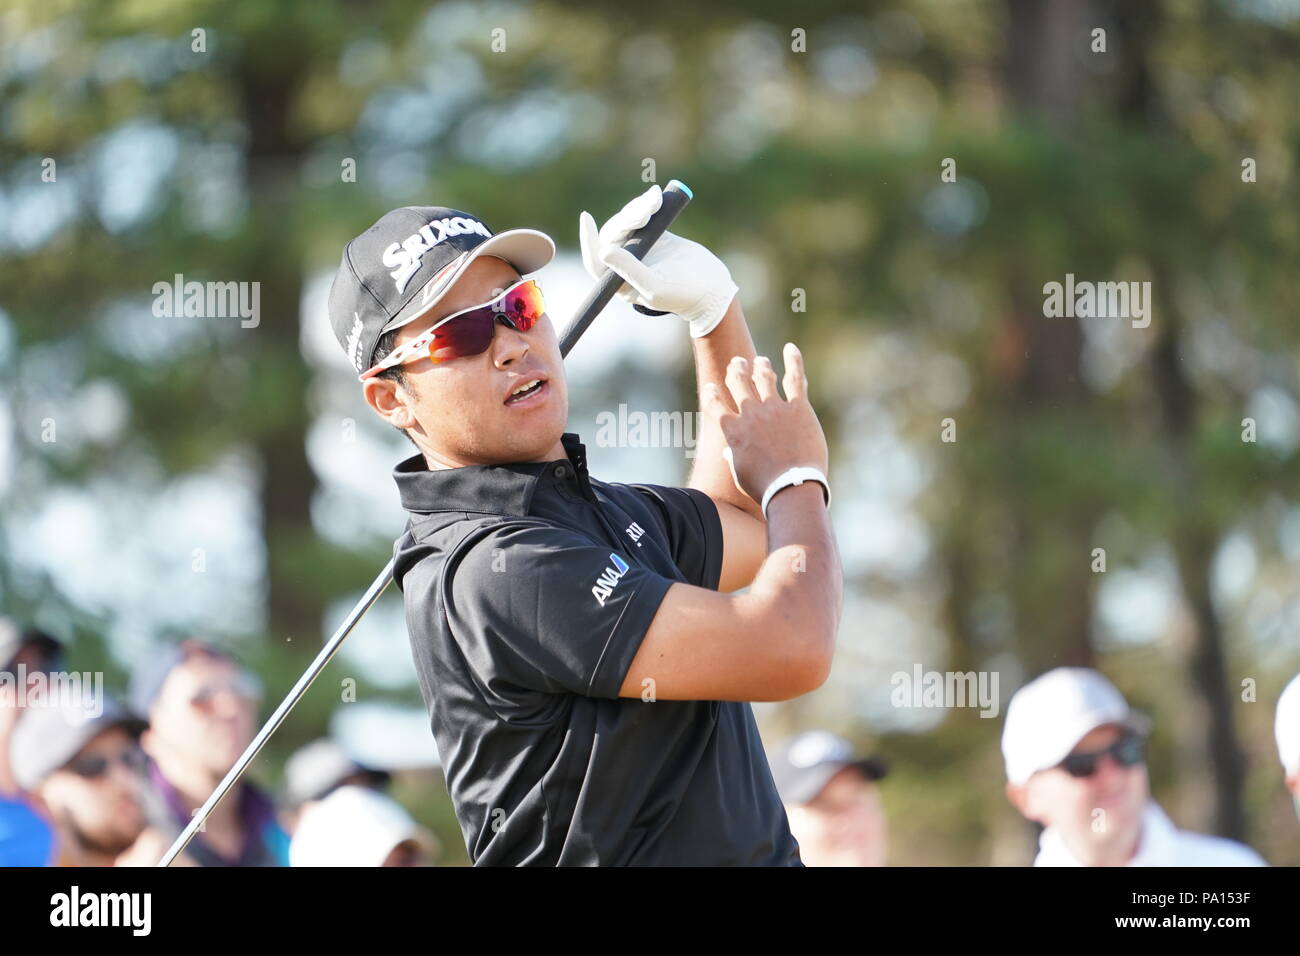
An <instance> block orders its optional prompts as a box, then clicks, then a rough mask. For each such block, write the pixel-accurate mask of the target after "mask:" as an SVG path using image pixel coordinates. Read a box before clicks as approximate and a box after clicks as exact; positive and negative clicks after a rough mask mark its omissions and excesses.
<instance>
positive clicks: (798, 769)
mask: <svg viewBox="0 0 1300 956" xmlns="http://www.w3.org/2000/svg"><path fill="white" fill-rule="evenodd" d="M845 767H852V768H853V769H854V770H856V771H858V773H860V774H861V775H862V777H863V778H864V779H866V780H871V781H875V780H880V779H881V778H882V777H884V776H885V774H886V773H887V772H888V768H887V767H886V766H885V763H884V761H882V760H880V759H879V758H877V757H866V758H856V757H854V755H853V747H852V746H851V745H850V744H849V742H848V741H847V740H845V739H844V738H843V737H837V736H836V735H835V734H832V733H829V732H827V731H825V730H808V731H805V732H804V733H801V734H799V735H798V736H797V737H795V738H794V739H793V740H790V741H789V742H788V743H786V745H785V746H784V747H782V748H781V750H780V752H778V753H777V755H776V757H775V758H773V760H772V776H773V778H774V779H775V780H776V788H777V790H778V791H780V793H781V799H782V800H784V801H785V802H786V803H787V804H792V805H793V804H801V803H808V802H809V801H810V800H812V799H813V798H814V797H816V796H817V794H819V793H821V792H822V790H823V789H824V788H825V786H826V784H828V783H830V781H831V777H833V776H835V775H836V774H837V773H839V772H840V771H841V770H843V769H844V768H845Z"/></svg>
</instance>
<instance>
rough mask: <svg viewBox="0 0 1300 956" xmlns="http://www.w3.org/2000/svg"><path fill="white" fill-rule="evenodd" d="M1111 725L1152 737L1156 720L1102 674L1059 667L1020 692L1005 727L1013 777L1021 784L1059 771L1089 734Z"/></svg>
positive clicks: (1006, 753)
mask: <svg viewBox="0 0 1300 956" xmlns="http://www.w3.org/2000/svg"><path fill="white" fill-rule="evenodd" d="M1106 724H1122V725H1124V726H1126V727H1130V728H1132V729H1133V730H1135V731H1137V732H1139V733H1143V734H1144V733H1146V732H1147V730H1148V729H1149V728H1150V722H1149V721H1148V720H1147V719H1146V718H1145V717H1144V716H1143V715H1141V714H1139V713H1137V712H1136V711H1134V710H1133V709H1132V708H1130V707H1129V705H1128V701H1126V700H1125V699H1124V695H1123V694H1121V693H1120V692H1119V691H1118V690H1116V689H1115V685H1114V684H1112V683H1111V682H1110V681H1108V680H1107V679H1106V678H1105V677H1103V676H1102V675H1101V674H1099V673H1098V672H1097V671H1094V670H1088V669H1087V668H1083V667H1058V668H1056V669H1055V670H1052V671H1048V672H1047V673H1046V674H1044V675H1042V676H1041V677H1038V678H1036V679H1034V680H1032V681H1030V682H1029V683H1028V684H1026V685H1025V686H1024V687H1022V688H1020V690H1018V691H1016V693H1015V695H1014V696H1013V697H1012V698H1011V702H1010V703H1009V704H1008V705H1007V722H1006V725H1005V726H1004V727H1003V728H1002V757H1003V759H1004V760H1005V761H1006V765H1007V779H1008V780H1009V781H1011V782H1012V783H1013V784H1016V785H1020V784H1023V783H1024V782H1025V781H1027V780H1028V779H1029V778H1030V777H1032V776H1033V775H1034V774H1035V773H1037V772H1038V771H1040V770H1046V769H1048V768H1049V767H1055V766H1056V765H1057V764H1058V763H1060V762H1061V761H1062V760H1064V759H1065V758H1066V757H1067V756H1068V755H1069V753H1070V751H1071V750H1073V749H1074V747H1075V745H1076V744H1077V743H1078V742H1079V741H1080V740H1082V739H1083V738H1084V737H1085V736H1087V734H1088V733H1089V732H1090V731H1092V730H1096V729H1097V728H1098V727H1102V726H1104V725H1106Z"/></svg>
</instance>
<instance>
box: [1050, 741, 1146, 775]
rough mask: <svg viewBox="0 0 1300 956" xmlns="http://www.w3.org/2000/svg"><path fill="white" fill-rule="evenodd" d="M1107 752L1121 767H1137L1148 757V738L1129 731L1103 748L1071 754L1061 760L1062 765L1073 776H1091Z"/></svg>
mask: <svg viewBox="0 0 1300 956" xmlns="http://www.w3.org/2000/svg"><path fill="white" fill-rule="evenodd" d="M1106 754H1110V756H1111V759H1112V760H1114V761H1115V762H1116V763H1117V764H1119V765H1120V766H1121V767H1124V768H1126V769H1127V768H1128V767H1136V766H1137V765H1138V764H1140V763H1142V761H1143V760H1145V759H1146V738H1145V737H1143V736H1142V735H1141V734H1137V733H1133V732H1129V733H1126V734H1125V735H1124V736H1122V737H1120V738H1119V739H1118V740H1116V741H1115V742H1114V743H1113V744H1111V745H1110V746H1109V747H1106V748H1104V749H1102V750H1092V751H1089V752H1087V753H1081V754H1070V755H1069V756H1068V757H1066V758H1065V759H1064V760H1062V761H1061V763H1060V766H1061V768H1062V769H1063V770H1064V771H1065V772H1066V773H1068V774H1069V775H1070V776H1071V777H1080V778H1083V777H1091V776H1092V775H1093V774H1095V773H1096V772H1097V766H1098V765H1099V764H1100V763H1101V758H1102V757H1104V756H1106Z"/></svg>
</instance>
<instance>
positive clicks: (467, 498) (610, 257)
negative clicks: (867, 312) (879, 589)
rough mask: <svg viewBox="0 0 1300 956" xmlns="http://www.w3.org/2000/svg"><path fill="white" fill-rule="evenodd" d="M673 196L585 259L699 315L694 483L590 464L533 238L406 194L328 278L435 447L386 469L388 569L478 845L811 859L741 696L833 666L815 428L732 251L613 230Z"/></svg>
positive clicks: (794, 373) (663, 302)
mask: <svg viewBox="0 0 1300 956" xmlns="http://www.w3.org/2000/svg"><path fill="white" fill-rule="evenodd" d="M660 203H661V194H660V190H659V187H657V186H654V187H651V188H650V189H649V190H647V191H646V192H645V193H644V194H642V195H641V196H639V197H637V198H636V199H634V200H633V201H632V202H630V203H628V205H627V206H625V207H624V208H623V209H622V210H621V211H620V212H619V213H618V214H616V215H615V216H614V217H613V218H611V219H610V220H609V222H607V223H606V224H605V226H604V227H603V228H602V229H600V230H599V231H598V230H597V228H596V224H595V222H594V221H593V220H592V218H591V217H590V216H589V215H588V214H586V213H583V214H582V216H581V219H580V227H579V228H580V238H581V244H582V253H583V259H584V262H585V264H586V266H587V269H588V271H589V272H591V273H592V275H593V277H599V276H602V275H604V274H607V270H609V269H613V270H614V271H615V272H616V273H618V274H619V275H620V276H622V277H623V278H624V279H625V280H626V283H627V284H626V285H625V286H624V287H623V288H622V289H621V291H620V295H622V296H623V297H624V298H625V299H627V300H629V301H631V302H632V303H633V304H634V305H635V306H636V307H637V308H638V311H642V312H646V313H648V314H658V313H674V314H676V315H677V316H679V317H680V318H681V319H683V320H685V322H686V324H687V326H688V328H689V330H690V334H691V336H692V340H693V345H694V354H695V365H696V375H697V380H698V384H699V393H700V401H701V406H702V410H703V412H704V415H703V416H702V417H703V418H704V419H705V422H704V424H703V425H702V427H701V432H700V436H699V442H698V445H697V457H696V462H695V467H694V470H693V473H692V475H691V479H690V482H689V484H688V486H687V487H685V488H667V487H661V486H656V485H639V484H638V485H625V484H615V483H608V482H603V481H600V480H598V479H596V478H594V477H591V476H590V475H589V474H588V472H587V459H586V452H585V450H584V447H583V445H582V443H581V442H580V441H579V439H578V436H577V435H574V434H570V433H566V432H565V424H566V419H567V417H568V390H567V385H566V382H565V372H564V366H563V364H562V363H561V359H560V351H559V345H558V341H557V337H556V331H555V328H554V326H553V325H552V322H551V319H550V317H549V316H548V315H547V314H546V307H545V304H544V301H543V298H542V292H541V289H540V287H539V286H538V284H537V282H536V281H535V280H533V279H530V278H526V277H528V276H530V275H531V274H532V273H534V272H536V271H537V270H539V269H541V268H542V267H543V266H545V265H546V264H547V263H548V262H549V261H550V260H551V258H552V257H553V256H554V254H555V244H554V243H553V242H552V241H551V239H550V238H548V237H547V236H545V235H544V234H542V233H540V232H536V231H534V230H530V229H513V230H510V231H508V232H503V233H499V234H495V235H494V234H493V233H492V232H491V231H490V230H489V229H488V228H487V226H486V224H484V223H483V221H482V220H481V219H479V218H478V217H476V216H473V215H471V214H469V213H466V212H462V211H459V210H454V209H446V208H441V207H404V208H401V209H396V210H394V211H392V212H390V213H388V214H387V215H385V216H383V217H382V218H381V219H380V220H379V221H378V222H376V223H375V224H374V225H373V226H372V227H371V228H370V229H368V230H366V232H364V233H362V234H361V235H360V236H358V237H357V238H356V239H354V240H353V241H352V242H350V243H349V244H348V245H347V247H346V249H345V250H344V252H343V260H342V263H341V264H340V266H339V270H338V273H337V274H336V276H335V278H334V283H333V286H332V288H331V290H330V298H329V313H330V321H331V323H332V325H333V328H334V331H335V334H336V335H337V337H338V339H339V341H340V343H341V344H342V345H343V348H344V349H345V351H346V352H347V354H348V356H349V358H350V359H351V360H352V362H353V364H354V365H355V366H356V369H357V371H358V372H359V373H360V378H361V382H362V388H363V392H364V395H365V400H366V402H367V403H368V404H369V405H370V407H371V408H372V409H373V410H374V411H375V412H376V413H377V414H378V415H379V416H380V417H381V418H383V419H384V420H385V421H386V422H388V423H389V424H391V425H393V426H395V427H396V428H398V429H400V430H402V431H403V432H405V433H406V435H407V436H408V437H409V438H410V440H411V441H412V442H413V443H414V445H415V447H416V448H417V449H418V453H417V454H415V455H413V456H412V457H411V458H408V459H407V460H406V461H403V462H402V463H401V464H399V465H398V466H397V468H396V469H395V471H394V478H395V479H396V481H397V486H398V490H399V493H400V495H401V500H402V504H403V507H404V508H405V509H406V511H407V512H408V513H409V516H410V520H409V522H408V525H407V529H406V531H405V533H404V534H403V535H402V537H401V538H400V540H399V541H398V542H397V545H396V564H395V571H394V577H395V580H396V581H397V583H398V586H399V587H400V588H401V590H402V592H403V596H404V600H405V606H406V619H407V628H408V631H409V635H410V641H411V650H412V654H413V656H414V659H415V665H416V669H417V671H418V674H419V679H420V685H421V690H422V692H423V696H424V700H425V703H426V705H427V707H428V709H429V715H430V719H431V722H432V728H433V733H434V736H435V738H436V740H437V744H438V749H439V752H440V754H441V756H442V762H443V766H444V769H445V772H446V778H447V786H448V790H449V792H450V794H451V798H452V802H453V803H454V805H455V810H456V815H457V818H458V820H459V821H460V825H461V829H462V831H463V834H464V838H465V844H466V848H467V850H468V853H469V857H470V859H471V860H472V861H473V862H474V863H475V864H476V865H547V866H551V865H777V866H799V865H801V863H800V860H799V852H798V847H797V844H796V843H795V840H794V838H793V837H792V836H791V834H790V828H789V825H788V823H787V821H786V816H785V811H784V809H783V808H782V805H781V800H780V798H779V796H778V795H777V791H776V787H775V785H774V783H773V780H772V773H771V770H770V769H769V767H768V762H767V759H766V756H765V754H764V751H763V747H762V744H761V742H760V740H759V735H758V731H757V728H756V726H755V722H754V716H753V713H752V711H751V708H750V706H749V704H748V703H747V702H748V701H755V700H759V701H773V700H785V699H789V698H792V697H797V696H799V695H801V694H805V693H807V692H808V691H811V690H813V689H814V688H816V687H818V686H820V685H821V684H822V683H823V682H824V681H825V680H826V677H827V675H828V673H829V670H830V665H831V656H832V651H833V648H834V638H835V631H836V625H837V623H838V620H839V614H840V607H841V602H842V580H841V571H840V564H839V557H838V554H837V551H836V546H835V541H834V538H833V536H832V533H831V525H830V520H829V517H828V514H827V505H828V503H829V499H830V488H829V484H828V482H827V478H826V471H827V448H826V440H825V437H824V435H823V433H822V429H821V425H820V424H819V422H818V420H817V416H816V414H815V413H814V411H813V409H812V406H811V405H810V404H809V402H808V398H807V387H808V386H807V379H806V377H805V374H804V367H803V359H802V356H801V355H800V353H799V350H798V349H797V348H796V347H795V346H794V345H793V344H787V345H786V347H785V350H784V375H783V380H782V382H781V383H778V381H777V374H776V371H775V370H774V369H773V367H772V364H771V363H770V362H769V361H768V360H767V359H766V358H756V357H755V354H754V346H753V342H752V341H751V339H750V335H749V329H748V327H747V325H746V323H745V317H744V314H743V313H742V311H741V307H740V303H739V301H738V299H737V298H736V293H737V291H738V289H737V286H736V284H735V283H734V282H733V281H732V279H731V275H730V273H729V272H728V270H727V268H726V266H725V265H724V264H723V263H722V262H721V261H720V260H719V259H718V258H717V257H716V256H715V255H713V254H712V253H711V252H709V251H708V250H707V249H705V248H704V247H703V246H701V245H699V244H697V243H694V242H691V241H689V240H686V239H683V238H681V237H679V236H675V235H673V234H671V233H665V234H664V235H663V237H662V238H661V239H660V240H659V241H658V242H657V243H656V244H655V245H654V246H653V247H652V249H651V250H650V252H649V254H648V255H647V256H646V258H645V260H644V261H643V262H638V261H636V260H635V259H633V258H632V256H631V255H630V254H629V253H627V252H626V251H625V250H623V249H622V248H621V247H622V244H623V243H624V242H625V241H626V239H627V238H628V236H629V235H631V233H632V232H634V231H635V230H637V229H639V228H641V227H642V226H644V225H645V223H646V222H647V221H648V220H649V218H650V217H651V215H653V214H654V212H655V211H656V210H657V209H658V208H659V205H660ZM657 321H666V320H657ZM781 387H783V391H784V394H782V391H781ZM727 449H730V452H729V455H727V456H724V454H723V453H724V450H727ZM746 587H748V590H747V591H746V592H745V593H735V592H736V591H737V590H738V589H741V588H746Z"/></svg>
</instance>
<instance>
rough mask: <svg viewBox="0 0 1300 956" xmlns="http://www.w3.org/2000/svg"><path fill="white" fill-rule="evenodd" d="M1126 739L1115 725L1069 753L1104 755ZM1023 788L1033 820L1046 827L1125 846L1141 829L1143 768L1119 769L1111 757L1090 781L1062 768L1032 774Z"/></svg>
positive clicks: (1094, 733)
mask: <svg viewBox="0 0 1300 956" xmlns="http://www.w3.org/2000/svg"><path fill="white" fill-rule="evenodd" d="M1123 733H1124V729H1123V728H1121V727H1117V726H1114V725H1107V726H1104V727H1098V728H1096V729H1095V730H1093V731H1091V732H1089V733H1088V734H1087V735H1086V736H1085V737H1084V738H1083V739H1082V740H1080V741H1079V742H1078V743H1077V744H1076V745H1075V746H1074V749H1073V750H1072V751H1071V752H1072V753H1093V752H1096V751H1099V750H1102V749H1104V748H1106V747H1109V746H1110V745H1111V744H1113V743H1115V741H1116V740H1118V739H1119V738H1120V735H1121V734H1123ZM1025 786H1026V789H1027V796H1028V800H1029V804H1028V809H1029V810H1030V816H1032V817H1033V818H1034V819H1037V820H1039V821H1040V822H1042V823H1043V824H1044V825H1046V826H1055V827H1057V828H1058V829H1060V830H1063V831H1066V832H1067V833H1070V834H1072V835H1073V836H1074V837H1075V838H1076V839H1078V840H1087V841H1089V842H1091V843H1094V844H1101V845H1106V844H1115V845H1127V843H1128V842H1129V841H1131V840H1132V839H1133V838H1134V837H1135V836H1136V834H1137V831H1138V829H1139V828H1140V827H1141V824H1142V808H1143V806H1145V804H1146V800H1147V770H1146V765H1145V764H1141V763H1139V764H1136V765H1135V766H1132V767H1124V766H1121V765H1120V764H1118V763H1116V761H1115V759H1114V758H1113V757H1111V756H1110V755H1107V756H1105V757H1102V758H1101V759H1100V760H1099V761H1098V763H1097V767H1096V771H1095V772H1094V773H1093V775H1092V776H1090V777H1072V776H1070V774H1068V773H1067V772H1066V771H1065V770H1064V769H1063V768H1061V767H1053V768H1052V769H1050V770H1043V771H1041V772H1039V773H1036V774H1034V776H1033V777H1031V778H1030V780H1029V782H1028V783H1027V784H1026V785H1025Z"/></svg>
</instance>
